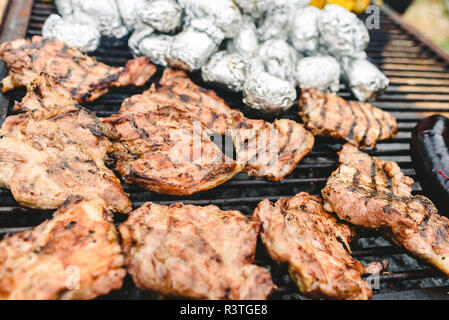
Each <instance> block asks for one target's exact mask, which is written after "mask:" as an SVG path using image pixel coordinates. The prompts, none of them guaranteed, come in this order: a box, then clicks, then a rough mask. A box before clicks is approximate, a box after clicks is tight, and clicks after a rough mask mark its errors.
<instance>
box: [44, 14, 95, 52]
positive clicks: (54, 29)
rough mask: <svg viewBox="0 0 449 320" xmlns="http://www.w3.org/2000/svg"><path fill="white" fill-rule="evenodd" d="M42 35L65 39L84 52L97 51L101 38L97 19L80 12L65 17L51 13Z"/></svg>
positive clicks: (70, 45)
mask: <svg viewBox="0 0 449 320" xmlns="http://www.w3.org/2000/svg"><path fill="white" fill-rule="evenodd" d="M42 36H43V37H44V39H47V40H58V41H63V42H65V43H66V44H67V46H69V47H72V48H76V49H78V50H80V51H82V52H89V51H95V50H96V49H97V48H98V46H99V44H100V39H101V34H100V31H99V30H98V27H97V25H96V23H95V20H93V19H92V18H91V17H90V16H86V15H83V14H80V13H79V14H77V15H69V16H66V17H64V18H62V17H60V16H59V15H57V14H52V15H50V16H49V17H48V18H47V20H46V21H45V23H44V26H43V27H42Z"/></svg>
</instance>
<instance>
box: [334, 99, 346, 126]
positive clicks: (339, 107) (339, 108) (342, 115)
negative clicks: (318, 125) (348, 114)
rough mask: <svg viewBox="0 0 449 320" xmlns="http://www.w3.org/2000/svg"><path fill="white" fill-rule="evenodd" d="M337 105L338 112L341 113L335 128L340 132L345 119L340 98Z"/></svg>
mask: <svg viewBox="0 0 449 320" xmlns="http://www.w3.org/2000/svg"><path fill="white" fill-rule="evenodd" d="M337 106H338V114H339V115H340V119H339V121H337V126H336V127H335V130H336V131H337V132H340V129H341V125H342V124H343V121H344V114H343V108H342V106H341V104H340V101H338V100H337Z"/></svg>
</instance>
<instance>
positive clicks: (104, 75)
mask: <svg viewBox="0 0 449 320" xmlns="http://www.w3.org/2000/svg"><path fill="white" fill-rule="evenodd" d="M0 58H1V59H2V60H3V61H4V62H5V63H6V66H7V67H8V68H9V75H8V76H7V77H6V78H4V79H3V80H2V81H1V85H2V88H1V91H2V92H6V91H9V90H11V89H14V88H16V87H21V86H26V85H27V84H29V83H31V81H33V79H34V78H35V77H36V76H37V75H39V74H40V73H41V72H46V73H48V74H50V75H52V76H53V77H54V78H55V79H57V80H58V81H59V82H60V83H61V84H62V85H63V86H64V87H65V88H67V89H68V90H69V91H70V93H71V95H72V96H73V97H74V98H75V99H76V100H77V101H78V102H80V103H82V102H90V101H94V100H96V99H97V98H98V97H100V96H102V95H104V94H106V93H107V92H108V90H109V89H108V88H109V87H124V86H128V85H135V86H142V85H144V84H145V83H146V82H147V81H148V79H149V78H150V77H151V76H152V75H153V74H154V73H155V72H156V67H155V66H154V65H151V64H149V59H148V58H144V57H140V58H137V59H134V60H130V61H128V63H127V64H126V66H125V67H120V68H116V67H110V66H108V65H106V64H104V63H101V62H98V61H97V60H96V59H95V58H93V57H90V56H87V55H85V54H83V53H81V52H80V51H78V50H76V49H72V48H69V47H67V46H66V45H65V44H64V43H63V42H60V41H49V40H43V38H42V37H39V36H35V37H33V38H32V39H31V40H27V39H17V40H14V41H12V42H7V43H3V44H2V45H0Z"/></svg>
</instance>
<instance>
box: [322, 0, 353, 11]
mask: <svg viewBox="0 0 449 320" xmlns="http://www.w3.org/2000/svg"><path fill="white" fill-rule="evenodd" d="M327 4H338V5H339V6H342V7H343V8H346V9H348V10H349V11H351V10H352V8H354V4H355V0H327Z"/></svg>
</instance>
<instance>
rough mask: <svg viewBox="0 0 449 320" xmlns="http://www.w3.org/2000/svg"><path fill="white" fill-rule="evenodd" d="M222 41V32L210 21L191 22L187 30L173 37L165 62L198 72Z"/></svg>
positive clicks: (197, 20)
mask: <svg viewBox="0 0 449 320" xmlns="http://www.w3.org/2000/svg"><path fill="white" fill-rule="evenodd" d="M223 39H224V34H223V32H222V31H221V30H220V29H219V28H218V27H217V26H216V25H215V24H214V23H213V22H212V21H211V20H209V19H196V20H192V21H191V23H190V26H189V27H188V28H187V29H185V30H183V31H182V32H180V33H178V34H177V35H176V36H174V38H173V42H172V45H171V47H170V52H169V54H168V57H167V62H168V64H169V65H171V66H174V67H178V68H181V69H184V70H187V71H193V70H198V69H200V68H201V67H202V66H203V65H204V64H205V63H206V62H207V60H208V59H209V57H210V56H211V55H212V54H213V53H214V52H215V51H216V50H217V49H218V46H219V45H220V43H221V42H222V41H223Z"/></svg>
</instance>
